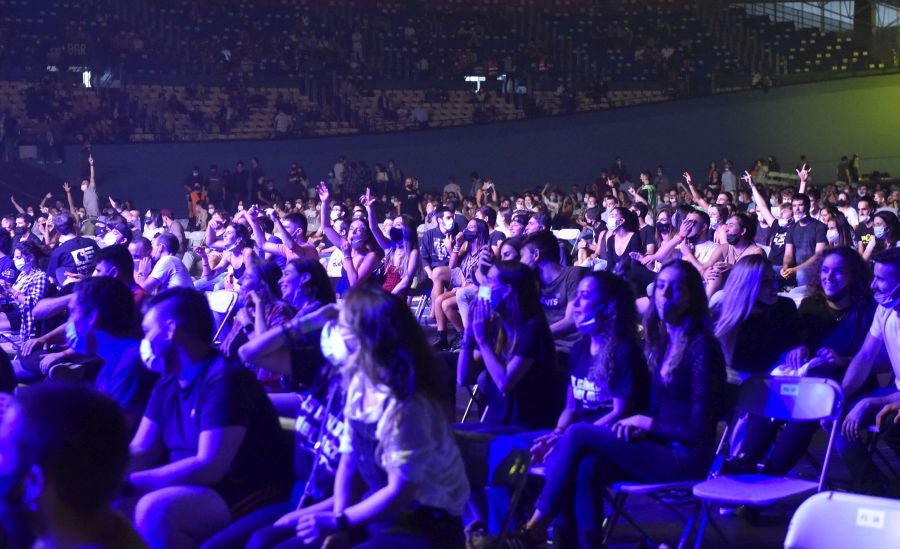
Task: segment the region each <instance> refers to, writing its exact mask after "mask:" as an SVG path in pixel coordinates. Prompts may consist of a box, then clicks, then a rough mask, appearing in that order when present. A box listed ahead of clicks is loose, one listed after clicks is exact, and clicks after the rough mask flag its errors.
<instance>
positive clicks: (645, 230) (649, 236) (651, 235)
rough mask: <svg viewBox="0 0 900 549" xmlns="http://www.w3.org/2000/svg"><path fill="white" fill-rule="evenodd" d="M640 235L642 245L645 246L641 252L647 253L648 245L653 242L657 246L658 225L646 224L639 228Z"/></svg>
mask: <svg viewBox="0 0 900 549" xmlns="http://www.w3.org/2000/svg"><path fill="white" fill-rule="evenodd" d="M638 235H639V236H640V237H641V246H643V248H644V249H643V250H641V253H645V252H646V250H647V246H650V245H651V244H652V245H654V246H656V227H654V226H653V225H644V226H643V227H641V228H640V229H638Z"/></svg>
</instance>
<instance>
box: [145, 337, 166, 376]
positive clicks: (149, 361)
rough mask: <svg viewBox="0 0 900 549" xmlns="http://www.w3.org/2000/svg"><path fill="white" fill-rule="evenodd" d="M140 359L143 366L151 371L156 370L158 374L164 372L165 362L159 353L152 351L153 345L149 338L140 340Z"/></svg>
mask: <svg viewBox="0 0 900 549" xmlns="http://www.w3.org/2000/svg"><path fill="white" fill-rule="evenodd" d="M140 352H141V360H142V361H143V362H144V366H146V367H147V369H148V370H150V371H151V372H156V373H158V374H164V373H165V372H166V363H165V360H164V359H163V357H162V356H161V355H157V354H155V353H154V352H153V347H152V346H151V345H150V340H149V339H147V338H146V337H145V338H144V339H142V340H141V348H140Z"/></svg>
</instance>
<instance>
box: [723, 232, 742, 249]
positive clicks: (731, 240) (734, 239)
mask: <svg viewBox="0 0 900 549" xmlns="http://www.w3.org/2000/svg"><path fill="white" fill-rule="evenodd" d="M725 239H726V240H727V241H728V243H729V244H731V245H732V246H734V245H735V244H737V243H738V242H740V241H741V235H739V234H730V235H727V236H726V237H725Z"/></svg>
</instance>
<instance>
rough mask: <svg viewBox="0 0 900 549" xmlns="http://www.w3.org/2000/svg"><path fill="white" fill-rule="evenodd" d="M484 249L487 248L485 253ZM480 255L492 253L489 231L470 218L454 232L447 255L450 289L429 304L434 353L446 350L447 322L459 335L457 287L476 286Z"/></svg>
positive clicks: (447, 343)
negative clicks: (434, 331)
mask: <svg viewBox="0 0 900 549" xmlns="http://www.w3.org/2000/svg"><path fill="white" fill-rule="evenodd" d="M485 249H487V251H486V252H485ZM482 252H485V253H492V252H491V238H490V228H489V227H488V224H487V222H485V221H483V220H481V219H476V218H473V219H470V220H469V223H468V224H467V225H466V230H464V231H462V232H459V233H456V240H455V241H454V244H453V249H452V250H451V252H450V285H451V288H450V289H449V290H448V291H446V292H444V293H442V294H440V295H438V296H437V297H436V298H435V299H434V301H433V303H432V310H433V311H434V320H435V322H436V323H437V330H438V340H437V341H436V342H435V348H436V349H437V350H438V351H447V350H449V349H450V341H449V338H448V336H447V324H448V323H450V324H452V325H453V327H454V328H456V331H457V332H458V333H463V330H464V326H463V321H462V316H461V315H460V314H459V304H458V302H457V300H456V296H457V292H458V291H459V290H460V288H465V287H468V286H473V285H475V284H477V283H478V281H477V280H476V278H475V277H476V274H477V270H478V264H479V259H478V258H479V257H480V255H481V253H482Z"/></svg>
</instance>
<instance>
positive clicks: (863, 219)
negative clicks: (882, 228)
mask: <svg viewBox="0 0 900 549" xmlns="http://www.w3.org/2000/svg"><path fill="white" fill-rule="evenodd" d="M868 222H869V216H867V215H861V216H859V223H860V224H863V223H868Z"/></svg>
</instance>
